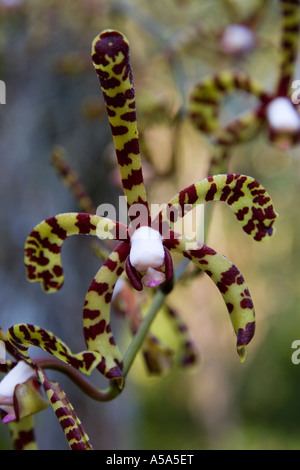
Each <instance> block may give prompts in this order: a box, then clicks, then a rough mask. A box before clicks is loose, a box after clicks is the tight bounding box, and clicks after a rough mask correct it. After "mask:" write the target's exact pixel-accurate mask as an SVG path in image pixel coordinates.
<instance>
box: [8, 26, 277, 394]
mask: <svg viewBox="0 0 300 470" xmlns="http://www.w3.org/2000/svg"><path fill="white" fill-rule="evenodd" d="M92 59H93V62H94V65H95V69H96V72H97V74H98V77H99V80H100V85H101V88H102V92H103V97H104V101H105V104H106V108H107V113H108V118H109V122H110V126H111V131H112V137H113V141H114V145H115V149H116V155H117V160H118V164H119V167H120V173H121V179H122V184H123V188H124V194H125V196H126V199H127V205H128V215H129V219H130V224H129V225H128V226H127V225H124V224H122V223H120V222H117V221H113V220H111V219H109V218H105V217H101V216H98V215H94V214H86V213H66V214H58V215H56V216H54V217H50V218H48V219H46V220H44V221H42V222H41V223H40V224H39V225H37V226H36V227H35V228H34V229H33V231H32V232H31V233H30V235H29V236H28V238H27V240H26V243H25V265H26V268H27V276H28V280H29V281H31V282H40V283H41V285H42V287H43V289H44V290H45V292H47V293H51V292H55V291H57V290H58V289H60V288H61V287H62V285H63V281H64V275H63V268H62V263H61V248H62V245H63V242H64V241H65V240H66V239H67V238H68V237H70V236H72V235H80V234H82V235H94V236H98V237H100V238H102V239H105V238H107V239H110V240H118V241H119V242H120V243H119V244H117V246H116V248H115V249H114V250H113V251H112V252H111V254H110V255H109V257H108V258H107V259H106V261H105V262H104V263H103V265H102V266H101V268H100V269H99V271H98V272H97V274H96V275H95V277H94V279H93V281H92V283H91V285H90V287H89V289H88V292H87V294H86V298H85V301H84V305H83V331H84V337H85V341H86V344H87V350H85V351H82V352H80V353H76V354H73V353H72V352H71V351H70V349H69V348H68V346H67V345H66V344H65V343H63V342H62V341H60V340H58V339H57V338H56V337H55V336H54V335H53V334H50V333H45V331H44V330H42V329H40V328H39V327H37V326H34V325H26V324H21V325H15V326H13V327H12V328H10V329H9V331H8V337H9V340H10V341H11V342H12V344H13V345H14V347H15V348H17V349H18V350H19V353H20V355H21V356H22V358H24V360H27V361H28V360H30V358H29V356H28V348H29V347H30V346H32V345H33V346H34V345H35V346H39V347H42V348H43V349H45V350H46V351H48V352H49V353H50V354H53V355H54V356H55V357H57V358H59V359H61V360H62V361H64V362H67V363H68V364H69V365H71V366H72V367H73V368H75V369H78V370H80V371H82V372H83V373H86V374H89V373H90V372H91V371H92V370H94V369H97V370H98V371H100V372H101V373H102V374H103V375H104V376H105V377H106V378H108V379H113V381H117V383H118V386H119V387H123V385H124V384H123V379H124V377H123V373H122V354H121V352H120V350H119V348H118V347H117V345H116V342H115V340H114V336H113V333H112V330H111V325H110V307H111V302H112V296H113V290H114V287H115V284H116V282H117V281H118V279H119V278H120V276H121V275H122V273H123V272H124V270H125V271H126V273H127V276H128V279H129V280H130V282H131V283H132V285H133V287H135V288H136V289H137V290H141V289H143V287H144V285H146V286H147V285H148V286H149V285H150V286H152V285H159V284H160V283H163V286H164V288H166V289H167V288H170V287H168V284H170V283H171V282H172V279H173V260H172V256H171V252H174V253H178V254H180V255H181V256H183V257H186V258H188V259H189V260H191V261H192V262H193V263H194V264H195V265H196V266H197V267H199V268H200V269H201V270H203V271H204V272H205V273H206V274H207V275H208V276H210V278H211V279H212V281H213V282H214V283H215V284H216V286H217V288H218V289H219V291H220V293H221V295H222V296H223V299H224V301H225V303H226V306H227V310H228V312H229V314H230V319H231V322H232V324H233V328H234V331H235V334H236V336H237V352H238V354H239V356H240V358H241V360H242V361H243V360H244V359H245V354H246V346H247V344H248V343H249V341H250V340H251V338H252V337H253V334H254V329H255V314H254V307H253V303H252V300H251V297H250V293H249V289H248V287H247V285H246V282H245V280H244V278H243V276H242V275H241V273H240V272H239V270H238V268H237V267H236V266H235V265H233V264H232V263H231V262H230V261H229V260H228V259H226V258H225V257H224V256H223V255H220V254H218V253H217V252H216V251H214V250H213V249H212V248H209V247H207V246H205V245H203V244H202V243H198V242H197V241H194V242H193V244H192V247H191V244H190V240H188V239H187V238H186V237H185V236H184V234H177V233H175V232H174V230H173V229H174V224H175V222H176V220H177V221H180V220H181V219H182V218H183V217H184V216H185V215H186V214H187V213H188V212H189V211H190V210H192V209H193V208H194V207H196V205H197V204H202V203H205V202H208V201H223V202H225V203H226V204H227V205H228V206H229V207H230V208H231V209H232V211H233V213H234V214H235V216H236V218H237V220H238V221H239V222H240V224H241V226H242V228H243V230H244V231H245V233H246V234H248V235H250V237H252V238H253V239H254V240H256V241H265V240H267V239H269V238H270V237H271V236H272V234H273V233H274V229H273V224H274V221H275V219H276V217H277V215H276V213H275V210H274V207H273V204H272V201H271V198H270V196H269V195H268V193H267V192H266V190H265V189H264V188H263V187H262V186H261V185H260V184H259V183H258V182H257V181H256V180H255V179H253V178H251V177H249V176H244V175H239V174H224V175H215V176H212V177H209V178H205V179H203V180H201V181H198V182H197V183H195V184H192V185H191V186H189V187H187V188H185V189H183V190H182V191H180V192H179V193H178V194H177V195H176V196H175V197H174V198H172V199H171V200H170V201H169V203H168V204H166V205H165V206H164V208H163V209H162V210H161V211H160V212H159V214H158V215H156V217H155V218H154V219H153V218H151V214H150V208H149V204H148V200H147V197H146V190H145V186H144V181H143V173H142V167H141V158H140V151H139V140H138V129H137V121H136V110H135V94H134V86H133V77H132V69H131V64H130V59H129V43H128V40H127V39H126V38H125V37H124V35H123V34H122V33H120V32H118V31H115V30H105V31H103V32H102V33H101V34H100V35H98V36H97V37H96V38H95V40H94V41H93V45H92ZM143 210H144V217H143V218H142V219H141V218H140V217H137V215H136V213H137V212H139V213H141V212H143ZM141 220H142V222H141ZM137 221H138V222H137Z"/></svg>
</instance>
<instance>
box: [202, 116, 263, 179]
mask: <svg viewBox="0 0 300 470" xmlns="http://www.w3.org/2000/svg"><path fill="white" fill-rule="evenodd" d="M264 124H265V122H264V119H263V116H262V115H261V113H260V112H259V111H258V110H253V111H250V112H249V113H245V114H243V115H242V116H240V117H238V118H237V119H234V120H233V121H231V122H230V123H229V124H227V126H225V127H223V128H220V129H218V131H217V132H216V134H215V136H214V139H213V141H212V151H211V157H210V162H209V168H208V172H207V174H208V175H217V174H220V173H227V168H228V160H229V158H230V156H231V153H232V150H231V149H232V146H233V145H236V144H238V143H241V142H246V141H248V140H250V139H252V137H253V136H255V135H257V134H258V132H259V131H260V130H261V129H262V127H263V126H264Z"/></svg>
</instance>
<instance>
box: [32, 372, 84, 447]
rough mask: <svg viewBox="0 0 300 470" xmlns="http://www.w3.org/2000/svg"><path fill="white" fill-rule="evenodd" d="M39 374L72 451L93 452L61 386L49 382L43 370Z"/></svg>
mask: <svg viewBox="0 0 300 470" xmlns="http://www.w3.org/2000/svg"><path fill="white" fill-rule="evenodd" d="M37 372H38V376H39V379H40V381H41V383H42V385H43V387H44V390H45V392H46V395H47V397H48V399H49V402H50V403H51V405H52V408H53V410H54V412H55V415H56V417H57V419H58V421H59V424H60V425H61V427H62V430H63V432H64V434H65V436H66V439H67V441H68V444H69V447H70V449H71V450H93V449H92V446H91V443H90V440H89V437H88V435H87V434H86V432H85V430H84V429H83V426H82V424H81V421H80V419H79V418H78V416H77V414H76V413H75V411H74V408H73V406H72V404H71V403H70V401H69V400H68V398H67V396H66V394H65V392H64V391H63V389H62V388H61V386H60V385H59V384H58V383H57V382H53V381H51V380H49V379H48V377H47V376H46V374H45V372H44V371H43V370H42V369H38V371H37Z"/></svg>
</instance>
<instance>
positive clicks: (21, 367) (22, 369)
mask: <svg viewBox="0 0 300 470" xmlns="http://www.w3.org/2000/svg"><path fill="white" fill-rule="evenodd" d="M31 377H36V372H35V370H34V369H33V368H32V367H30V366H29V365H28V364H26V362H24V361H20V362H18V363H17V365H16V366H15V367H14V368H13V369H12V370H11V371H10V372H9V373H8V374H7V375H6V376H5V377H4V378H3V379H2V380H1V382H0V406H1V397H2V396H3V397H12V396H13V394H14V390H15V387H16V386H17V385H19V384H22V383H24V382H26V381H27V380H28V379H30V378H31Z"/></svg>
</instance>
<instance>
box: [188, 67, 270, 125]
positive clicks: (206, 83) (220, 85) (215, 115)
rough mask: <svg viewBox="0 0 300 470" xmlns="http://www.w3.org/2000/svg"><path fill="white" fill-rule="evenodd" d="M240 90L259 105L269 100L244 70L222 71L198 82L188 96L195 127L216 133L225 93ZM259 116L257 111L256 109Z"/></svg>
mask: <svg viewBox="0 0 300 470" xmlns="http://www.w3.org/2000/svg"><path fill="white" fill-rule="evenodd" d="M236 90H241V91H244V92H246V93H249V94H251V95H253V96H255V97H256V98H258V100H259V102H260V105H263V104H266V103H268V102H269V101H270V99H271V96H272V95H270V94H269V93H267V92H266V91H265V90H264V88H263V87H262V86H261V85H260V84H259V83H257V82H256V81H255V80H253V79H252V78H251V77H250V76H249V75H247V74H246V73H244V72H232V71H227V70H226V71H223V72H220V73H218V74H217V75H214V76H212V77H211V76H209V77H206V78H204V79H203V80H201V81H200V82H198V83H197V84H196V85H195V86H194V88H193V90H192V92H191V96H190V101H189V108H188V114H189V117H190V119H191V121H192V123H193V124H194V125H195V126H196V128H197V129H199V130H200V131H203V132H206V133H209V134H210V133H214V134H218V132H219V131H220V129H221V125H220V121H219V114H220V107H221V104H222V102H223V99H224V95H225V93H232V92H233V91H236ZM256 116H257V117H259V111H256Z"/></svg>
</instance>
